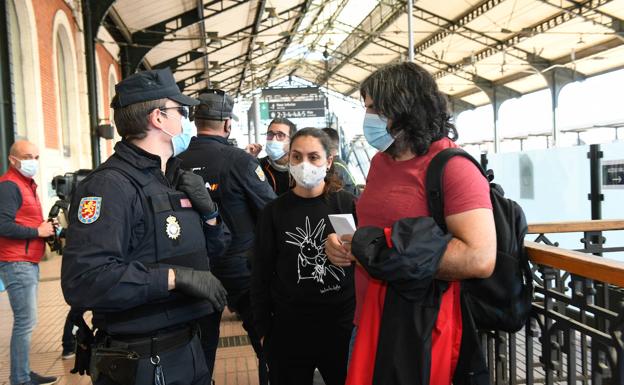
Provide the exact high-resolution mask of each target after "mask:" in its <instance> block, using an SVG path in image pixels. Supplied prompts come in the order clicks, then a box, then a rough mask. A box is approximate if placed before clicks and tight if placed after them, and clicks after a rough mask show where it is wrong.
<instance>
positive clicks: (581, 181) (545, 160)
mask: <svg viewBox="0 0 624 385" xmlns="http://www.w3.org/2000/svg"><path fill="white" fill-rule="evenodd" d="M601 149H602V151H603V152H604V158H603V162H605V161H608V160H622V163H624V143H611V144H604V145H601ZM588 152H589V146H577V147H567V148H550V149H545V150H534V151H526V152H523V153H519V152H516V153H499V154H490V155H488V168H490V169H492V170H493V171H494V176H495V179H494V182H496V183H498V184H500V185H501V186H502V187H503V188H504V190H505V196H507V197H509V198H511V199H514V200H515V201H517V202H518V203H519V204H520V205H521V206H522V208H523V210H524V212H525V214H526V217H527V221H528V222H529V223H536V222H556V221H579V220H590V219H591V202H590V201H589V199H588V197H587V195H588V194H589V192H590V173H589V171H590V170H589V159H588V158H587V153H588ZM602 193H603V194H604V197H605V200H604V202H603V205H602V217H603V218H604V219H622V218H624V210H622V204H621V202H622V201H624V189H612V190H607V189H603V191H602ZM547 236H548V238H549V239H550V240H551V241H552V242H559V244H560V246H561V247H564V248H568V249H580V248H582V247H583V245H582V244H581V242H580V239H581V238H582V237H583V235H582V233H570V234H550V235H547ZM604 236H605V237H606V238H607V243H606V245H605V246H606V247H624V231H619V232H607V233H605V234H604ZM535 237H536V236H535V235H532V234H531V235H529V236H527V239H528V240H533V239H535ZM606 256H608V257H609V258H613V259H617V260H622V261H624V253H607V254H606Z"/></svg>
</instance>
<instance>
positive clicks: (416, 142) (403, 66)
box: [360, 62, 457, 156]
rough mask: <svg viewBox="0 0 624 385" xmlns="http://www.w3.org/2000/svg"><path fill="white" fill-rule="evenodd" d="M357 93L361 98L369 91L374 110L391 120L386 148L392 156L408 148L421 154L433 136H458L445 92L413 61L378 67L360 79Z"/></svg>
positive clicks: (452, 137)
mask: <svg viewBox="0 0 624 385" xmlns="http://www.w3.org/2000/svg"><path fill="white" fill-rule="evenodd" d="M360 94H361V95H362V98H365V97H366V96H367V95H368V96H369V97H370V98H371V99H372V101H373V104H374V108H375V110H377V112H378V113H379V114H380V115H382V116H384V117H386V118H388V119H390V120H392V126H391V127H389V128H388V132H389V133H390V134H392V136H395V142H394V143H393V144H392V146H390V148H388V150H387V152H388V153H389V154H390V155H392V156H396V155H399V154H401V153H403V152H404V151H406V150H408V149H409V150H411V151H412V152H413V153H414V154H416V155H423V154H425V153H427V151H428V150H429V146H430V145H431V143H433V142H435V141H436V140H440V139H442V138H444V137H449V138H450V139H451V140H457V130H456V129H455V126H454V125H453V123H451V115H450V114H449V110H448V101H447V99H446V96H445V95H444V94H443V93H442V92H440V90H439V89H438V86H437V85H436V82H435V80H434V78H433V77H432V76H431V74H429V73H428V72H427V71H426V70H425V69H424V68H422V67H421V66H419V65H417V64H415V63H411V62H403V63H396V64H390V65H387V66H385V67H382V68H380V69H379V70H377V71H375V72H373V73H372V74H371V75H370V76H369V77H368V78H366V79H365V80H364V81H363V82H362V84H361V86H360ZM399 133H401V135H398V134H399ZM397 135H398V136H397Z"/></svg>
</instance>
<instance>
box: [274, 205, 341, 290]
mask: <svg viewBox="0 0 624 385" xmlns="http://www.w3.org/2000/svg"><path fill="white" fill-rule="evenodd" d="M295 229H296V230H297V233H298V234H295V233H291V232H290V231H286V235H287V236H289V237H290V238H291V239H292V240H287V241H286V243H290V244H291V245H296V246H299V254H298V256H297V274H298V275H299V279H298V280H297V283H299V282H301V280H302V279H313V280H315V281H316V282H318V283H322V284H324V283H325V276H326V275H327V274H330V275H331V276H332V277H334V278H336V280H337V281H339V282H340V276H339V273H340V274H342V276H343V277H344V276H345V271H344V269H343V268H342V267H339V266H335V265H333V264H331V262H329V260H328V259H327V256H326V255H325V241H326V240H327V238H323V232H324V231H325V219H324V218H323V219H321V220H320V221H319V223H318V224H317V225H316V227H315V228H314V230H311V229H312V226H310V218H308V216H307V215H306V220H305V230H304V229H302V228H301V227H296V228H295Z"/></svg>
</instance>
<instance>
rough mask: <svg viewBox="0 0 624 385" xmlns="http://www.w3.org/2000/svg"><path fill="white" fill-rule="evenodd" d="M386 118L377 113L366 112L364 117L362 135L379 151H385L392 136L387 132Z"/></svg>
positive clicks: (392, 139) (391, 140)
mask: <svg viewBox="0 0 624 385" xmlns="http://www.w3.org/2000/svg"><path fill="white" fill-rule="evenodd" d="M387 127H388V119H386V118H384V117H382V116H379V115H377V114H366V116H365V117H364V137H365V138H366V141H367V142H368V144H370V145H371V146H373V147H375V148H376V149H378V150H379V151H386V150H387V149H388V147H390V145H391V144H392V143H394V138H393V137H392V135H390V133H389V132H388V129H387Z"/></svg>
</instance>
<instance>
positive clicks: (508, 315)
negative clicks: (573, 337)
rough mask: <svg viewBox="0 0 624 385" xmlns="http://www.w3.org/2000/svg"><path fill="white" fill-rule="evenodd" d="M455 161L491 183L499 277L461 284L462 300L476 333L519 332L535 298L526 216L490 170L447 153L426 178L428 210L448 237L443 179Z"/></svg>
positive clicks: (435, 161)
mask: <svg viewBox="0 0 624 385" xmlns="http://www.w3.org/2000/svg"><path fill="white" fill-rule="evenodd" d="M454 156H462V157H464V158H466V159H469V160H470V161H472V163H474V165H475V166H476V167H477V168H478V169H479V170H480V171H481V173H482V174H483V176H484V177H485V178H486V179H487V180H488V181H489V182H490V199H491V200H492V209H493V212H494V222H495V224H496V242H497V247H496V249H497V250H496V267H495V268H494V273H493V274H492V276H490V277H489V278H486V279H467V280H464V281H462V295H463V296H464V299H465V301H466V304H467V305H468V306H469V307H470V310H471V312H472V316H473V318H474V321H475V324H476V326H477V328H479V329H482V330H502V331H506V332H516V331H518V330H520V329H522V327H523V326H524V325H525V323H526V321H527V318H528V317H529V313H530V311H531V301H532V298H533V274H532V273H531V268H530V267H529V260H528V255H527V252H526V250H525V248H524V236H525V235H526V233H527V222H526V218H525V216H524V212H523V211H522V208H521V207H520V206H519V205H518V203H516V202H514V201H513V200H511V199H507V198H505V195H504V191H503V189H502V188H501V186H499V185H497V184H496V183H491V182H492V180H493V179H494V174H493V173H492V171H491V170H489V171H488V172H487V173H486V172H485V171H484V170H483V168H482V167H481V165H479V163H478V162H477V161H476V160H475V159H474V158H473V157H472V156H470V155H469V154H468V153H467V152H465V151H464V150H462V149H460V148H447V149H445V150H443V151H441V152H440V153H438V154H437V155H436V156H435V157H434V158H433V159H432V160H431V163H430V164H429V168H428V169H427V176H426V189H427V200H428V205H429V211H430V213H431V216H432V217H433V219H434V220H435V221H436V223H437V224H438V225H439V226H440V227H441V228H442V229H443V230H444V231H445V232H446V231H447V228H446V223H445V221H444V194H443V191H442V176H443V172H444V167H445V166H446V163H447V162H448V161H449V159H451V158H452V157H454ZM467 193H470V192H467Z"/></svg>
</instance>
